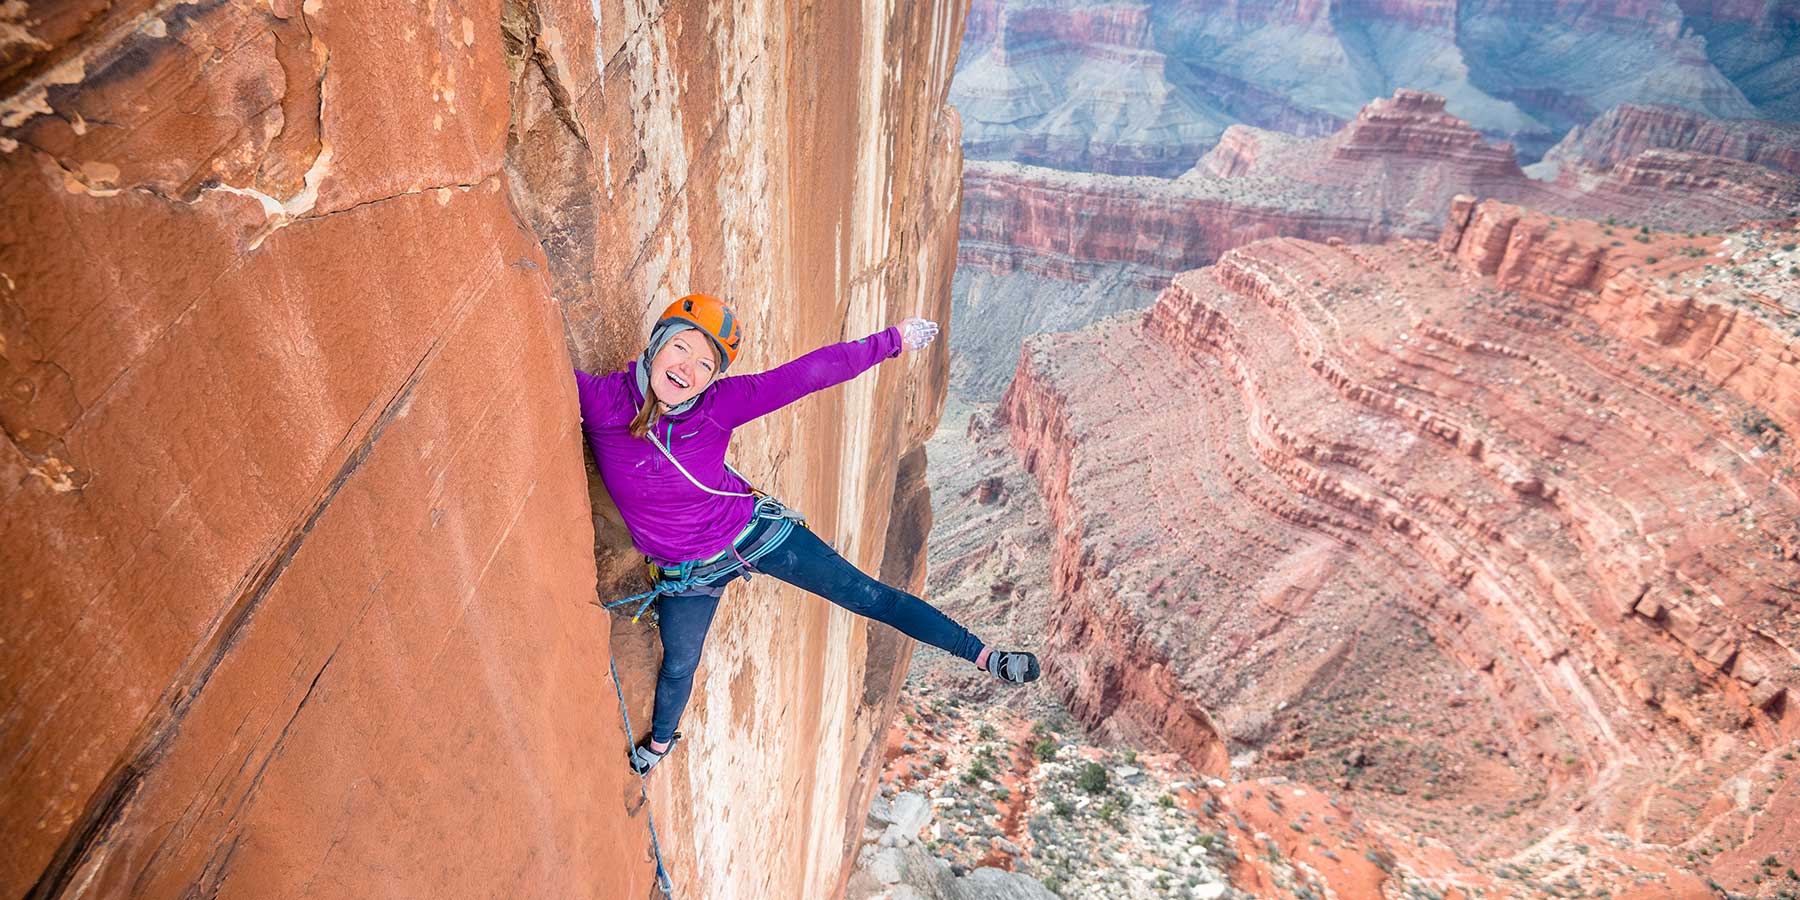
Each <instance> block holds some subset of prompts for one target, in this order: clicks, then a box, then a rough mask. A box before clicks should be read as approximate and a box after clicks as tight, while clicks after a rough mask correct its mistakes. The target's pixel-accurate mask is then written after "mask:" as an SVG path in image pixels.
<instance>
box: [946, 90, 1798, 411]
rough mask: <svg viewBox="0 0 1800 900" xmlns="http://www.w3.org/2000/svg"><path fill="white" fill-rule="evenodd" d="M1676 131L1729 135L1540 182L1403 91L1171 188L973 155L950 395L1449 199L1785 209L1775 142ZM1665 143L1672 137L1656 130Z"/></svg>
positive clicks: (1657, 209)
mask: <svg viewBox="0 0 1800 900" xmlns="http://www.w3.org/2000/svg"><path fill="white" fill-rule="evenodd" d="M1629 119H1630V117H1629V116H1620V117H1609V119H1608V121H1619V122H1625V121H1628V120H1629ZM1690 121H1691V123H1692V125H1691V127H1689V128H1688V129H1687V130H1688V131H1690V132H1694V133H1699V134H1719V135H1739V137H1737V138H1736V139H1731V138H1727V137H1718V138H1707V139H1701V140H1688V141H1686V142H1685V143H1683V142H1679V141H1676V140H1674V139H1673V138H1669V139H1666V140H1664V141H1663V142H1662V143H1663V144H1664V146H1659V145H1655V141H1653V140H1651V139H1649V138H1648V137H1634V135H1643V134H1645V133H1646V131H1647V130H1646V129H1641V128H1636V127H1628V126H1621V127H1619V128H1617V129H1615V131H1616V132H1618V133H1619V136H1618V137H1616V138H1613V139H1606V140H1600V139H1593V140H1588V141H1576V142H1572V143H1571V144H1569V145H1567V149H1566V150H1564V151H1562V152H1563V153H1564V154H1565V157H1564V158H1566V159H1571V160H1573V159H1578V158H1582V157H1583V156H1584V154H1585V153H1587V152H1588V149H1587V148H1588V146H1589V144H1594V147H1593V152H1594V153H1595V154H1596V157H1597V158H1602V159H1605V158H1614V157H1616V159H1614V162H1613V163H1612V164H1608V165H1606V166H1604V167H1599V166H1594V165H1587V164H1574V163H1571V164H1570V165H1568V166H1566V167H1565V168H1564V171H1563V172H1562V175H1561V177H1560V178H1559V179H1558V180H1556V181H1541V180H1538V179H1536V178H1531V177H1527V176H1526V174H1525V172H1524V171H1523V170H1522V169H1521V168H1520V167H1519V164H1518V161H1517V159H1516V157H1515V155H1514V152H1513V148H1512V147H1511V146H1509V145H1506V144H1495V143H1493V142H1491V141H1489V140H1488V139H1486V138H1484V137H1483V136H1482V135H1481V133H1480V132H1478V131H1477V130H1476V129H1475V128H1474V127H1473V126H1471V125H1470V123H1468V122H1466V121H1464V120H1463V119H1460V118H1458V117H1456V116H1454V115H1451V114H1450V113H1449V112H1448V111H1447V108H1446V103H1445V99H1444V98H1443V97H1441V96H1438V95H1436V94H1430V93H1425V92H1422V91H1413V90H1400V91H1396V92H1394V95H1393V96H1392V97H1389V98H1384V99H1381V100H1376V101H1375V102H1373V103H1370V104H1368V105H1367V106H1365V107H1363V108H1362V109H1361V110H1360V111H1359V112H1358V113H1357V114H1356V116H1355V117H1354V118H1353V119H1351V120H1350V121H1349V122H1348V123H1347V124H1345V125H1344V127H1342V128H1341V129H1339V130H1338V131H1337V132H1335V133H1334V134H1331V135H1329V136H1326V137H1321V138H1302V137H1296V136H1293V135H1288V134H1282V133H1280V132H1276V131H1268V130H1264V129H1258V128H1251V127H1249V126H1246V125H1233V126H1231V127H1230V128H1228V129H1226V130H1225V132H1224V135H1223V137H1222V139H1221V140H1220V142H1219V144H1218V145H1217V146H1215V147H1214V148H1213V149H1212V150H1210V151H1208V152H1207V153H1206V155H1205V156H1203V157H1201V158H1200V160H1199V161H1198V162H1197V163H1196V164H1195V165H1194V167H1193V168H1192V169H1191V170H1190V171H1188V172H1186V173H1185V174H1183V175H1182V176H1181V177H1179V178H1173V179H1168V178H1155V177H1148V176H1119V175H1105V174H1093V173H1080V172H1066V171H1060V170H1057V169H1052V168H1047V167H1043V166H1031V165H1024V164H1021V163H1015V162H984V161H976V160H972V161H970V162H969V163H968V164H967V165H966V166H965V169H964V176H963V211H962V220H961V241H960V243H959V244H958V247H957V254H958V270H957V276H956V278H957V280H956V285H955V289H954V297H955V309H956V312H957V322H958V323H960V325H959V327H958V328H957V329H955V331H954V332H953V333H952V335H951V338H952V341H953V348H954V350H955V357H954V360H955V361H954V363H953V365H954V366H955V372H956V374H955V377H954V381H955V384H956V385H957V390H958V391H961V392H964V393H965V394H967V395H968V396H969V397H971V398H973V399H980V400H996V399H998V396H999V392H1000V391H1001V390H1003V389H1004V386H1005V383H1006V381H1007V379H1008V378H1010V377H1011V373H1012V370H1013V368H1014V363H1015V360H1016V359H1017V348H1018V346H1019V342H1020V341H1022V340H1023V339H1024V338H1025V337H1026V336H1028V335H1031V334H1037V333H1040V332H1044V331H1067V330H1072V329H1074V328H1079V327H1082V326H1084V325H1086V324H1088V323H1090V322H1093V321H1095V320H1096V319H1099V318H1101V317H1104V316H1106V315H1109V314H1111V313H1114V312H1118V311H1120V310H1123V309H1131V308H1142V307H1144V306H1148V305H1149V302H1150V298H1151V296H1153V294H1154V292H1155V291H1157V290H1160V289H1161V287H1162V286H1163V285H1164V284H1166V283H1167V281H1168V279H1169V278H1170V277H1172V276H1173V275H1174V274H1175V273H1177V272H1181V271H1184V270H1187V269H1191V268H1195V267H1198V266H1204V265H1207V264H1209V263H1211V262H1213V261H1214V260H1216V259H1218V258H1219V256H1220V255H1221V254H1223V253H1224V252H1225V251H1227V250H1229V249H1231V248H1233V247H1238V246H1242V245H1244V244H1248V243H1250V242H1252V241H1256V240H1260V239H1263V238H1268V237H1276V236H1288V237H1299V238H1305V239H1308V240H1334V239H1335V240H1345V241H1353V242H1360V241H1375V240H1382V239H1385V238H1387V237H1392V236H1406V237H1420V238H1423V237H1430V236H1432V235H1434V234H1436V232H1437V230H1438V228H1439V225H1440V223H1441V222H1442V221H1443V217H1444V216H1445V215H1446V214H1447V213H1448V211H1449V209H1450V202H1451V199H1452V198H1453V197H1455V196H1456V195H1457V194H1460V193H1465V192H1466V193H1473V194H1476V195H1478V196H1482V197H1490V198H1495V199H1502V200H1507V201H1510V202H1514V203H1523V204H1527V205H1530V206H1533V207H1535V208H1539V209H1544V210H1549V211H1554V212H1559V213H1562V214H1566V215H1577V216H1586V217H1591V218H1608V217H1611V218H1614V219H1619V220H1624V221H1628V222H1632V223H1634V224H1647V225H1650V226H1651V227H1661V228H1671V229H1672V228H1683V229H1707V228H1718V227H1723V226H1726V225H1731V224H1734V223H1737V222H1742V221H1745V220H1750V219H1766V218H1771V217H1777V218H1778V217H1784V216H1790V215H1794V214H1796V212H1797V211H1800V176H1797V175H1796V174H1795V173H1794V172H1791V171H1786V170H1784V169H1782V168H1780V167H1779V166H1777V167H1775V168H1771V167H1770V165H1767V164H1765V163H1770V164H1772V163H1779V161H1780V160H1781V159H1783V158H1784V157H1782V156H1781V153H1782V152H1783V151H1781V150H1780V146H1781V144H1780V142H1779V141H1778V140H1775V139H1765V136H1767V135H1782V134H1785V132H1784V131H1782V130H1781V129H1779V128H1777V127H1775V126H1768V127H1766V128H1763V129H1762V130H1760V131H1757V130H1753V129H1750V128H1749V126H1741V125H1739V124H1736V123H1725V122H1718V121H1716V120H1709V119H1704V118H1702V117H1692V118H1691V119H1690ZM1598 127H1599V126H1598V125H1597V126H1596V128H1598ZM1665 131H1679V129H1663V130H1662V131H1657V132H1656V133H1657V134H1661V133H1663V132H1665ZM1595 133H1598V132H1595ZM1676 145H1680V146H1676ZM1608 148H1614V149H1611V150H1609V149H1608ZM1713 151H1717V153H1718V154H1719V155H1714V153H1713Z"/></svg>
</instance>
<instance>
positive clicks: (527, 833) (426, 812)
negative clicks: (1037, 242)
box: [0, 2, 961, 897]
mask: <svg viewBox="0 0 1800 900" xmlns="http://www.w3.org/2000/svg"><path fill="white" fill-rule="evenodd" d="M14 5H15V6H21V5H19V4H14ZM38 12H40V10H37V9H34V10H33V11H32V14H31V15H26V16H23V17H21V12H20V10H13V9H8V10H6V11H4V13H3V14H0V15H3V16H4V30H3V31H0V35H4V44H3V46H0V50H3V51H4V55H3V56H0V63H3V66H4V67H3V68H0V79H3V81H0V93H3V94H4V98H5V100H4V103H5V106H4V112H3V113H0V154H3V155H0V208H3V212H0V370H3V374H4V378H3V379H0V384H3V385H4V393H3V395H0V396H3V398H4V399H0V425H3V426H4V433H5V436H6V441H5V442H4V444H3V447H0V449H3V451H4V453H3V455H4V461H3V462H0V465H3V466H4V468H5V470H6V477H5V479H4V481H3V482H0V483H3V484H4V488H0V491H3V492H4V498H3V499H0V507H3V508H4V510H5V512H4V514H0V536H3V538H4V540H3V541H0V545H3V546H4V547H5V548H6V549H5V550H4V551H0V552H3V553H4V560H5V562H4V569H5V571H6V572H7V573H8V576H9V578H8V587H7V592H8V594H7V596H8V602H7V603H6V604H5V614H4V615H5V623H4V631H3V633H4V644H3V649H0V720H4V721H5V722H6V723H7V726H6V727H5V728H4V729H3V730H0V753H3V755H4V757H5V758H6V759H7V760H8V762H7V764H6V765H5V767H4V770H3V771H4V779H5V781H4V788H3V789H0V811H3V812H4V813H5V819H6V821H7V822H8V825H7V845H8V853H7V854H6V855H5V858H4V861H3V862H0V885H3V886H4V889H5V890H6V892H8V893H10V894H12V895H27V896H40V897H50V896H122V895H131V896H188V895H208V896H210V895H215V894H241V895H264V894H282V895H302V894H304V895H328V896H351V895H356V896H366V895H408V896H445V897H456V896H468V897H477V896H480V897H491V896H605V897H617V896H645V895H648V894H649V893H650V892H651V889H652V888H651V881H652V877H651V873H652V868H651V863H650V855H649V854H650V839H649V834H648V831H647V827H646V825H647V819H648V816H649V815H650V814H651V813H652V812H654V815H655V817H656V823H657V825H658V826H659V828H660V829H661V832H660V834H661V838H662V842H661V849H662V853H663V856H664V858H665V859H666V861H667V862H668V865H669V868H670V871H671V873H672V875H673V878H674V882H675V885H676V887H677V890H678V892H681V893H684V894H686V895H690V896H693V895H703V896H800V895H814V894H822V895H830V894H833V893H836V892H838V891H841V889H842V886H843V884H844V882H845V880H846V879H847V877H848V874H849V868H850V862H851V860H850V854H851V853H852V851H853V849H854V843H855V837H856V835H857V833H858V832H859V831H860V828H861V822H862V819H863V812H864V810H865V809H866V808H867V804H868V799H869V797H870V795H871V792H872V790H873V787H874V784H873V772H874V766H872V765H871V762H872V760H873V759H874V758H875V756H876V755H877V754H878V753H879V738H880V736H881V733H882V732H883V730H884V729H885V725H886V721H887V717H888V716H889V715H890V714H891V706H892V703H893V695H894V688H895V687H896V685H897V680H898V678H899V673H900V672H902V671H904V668H905V660H906V655H907V653H908V652H909V645H907V644H906V643H905V642H904V641H900V640H896V639H893V638H892V637H891V635H889V634H886V633H882V632H872V631H871V630H870V629H869V628H867V627H866V626H865V625H864V624H863V623H862V622H861V621H859V620H856V619H854V618H853V617H851V616H850V615H849V614H847V613H844V612H842V611H839V610H837V609H836V608H835V607H832V606H830V605H828V604H825V603H824V602H823V601H819V600H817V599H815V598H811V597H809V596H807V595H804V594H802V593H800V592H797V591H793V590H788V589H782V590H777V589H776V586H775V585H774V584H772V583H771V582H770V581H769V580H767V579H758V581H757V583H756V584H755V585H754V587H753V588H752V589H750V590H744V589H742V588H737V589H734V595H733V597H734V599H733V602H731V603H728V604H726V606H725V608H723V609H722V610H721V614H720V616H719V620H718V621H717V622H716V623H715V625H714V628H713V633H712V636H711V639H710V641H709V650H708V654H707V658H706V661H705V663H704V665H703V666H702V668H701V670H700V673H699V676H698V678H697V681H696V689H695V694H694V703H693V706H692V707H691V708H690V710H689V713H688V717H687V719H686V721H685V722H684V727H685V730H686V732H687V741H686V742H685V743H684V745H683V746H682V748H681V751H680V752H679V753H678V754H677V755H676V756H675V757H673V758H672V759H671V760H670V761H669V762H667V763H665V764H664V766H663V767H662V768H660V769H658V771H657V773H656V775H657V777H656V778H655V779H653V781H652V783H651V790H650V799H649V803H648V805H646V804H644V803H643V802H642V801H641V800H640V798H639V782H638V780H637V779H636V778H635V777H633V776H631V775H630V773H629V771H628V770H627V769H626V767H625V766H624V765H623V762H624V760H623V754H624V752H625V748H626V746H627V740H626V735H625V730H624V728H623V727H622V725H623V723H622V721H621V719H620V716H619V708H618V704H617V702H616V701H615V700H614V698H613V691H612V690H611V686H610V681H611V676H610V675H609V669H608V665H607V663H608V656H609V653H611V654H612V655H615V656H616V657H617V658H618V662H619V669H620V674H621V675H622V676H623V679H624V683H623V693H624V697H625V699H626V703H627V706H628V708H629V711H630V715H631V721H632V723H633V725H634V726H636V727H637V728H638V729H642V728H643V726H644V724H645V723H646V722H647V719H648V713H649V706H650V698H651V685H652V682H653V680H654V672H655V667H656V662H657V658H656V651H655V646H656V638H655V635H654V632H650V631H647V630H644V629H641V628H632V627H621V628H619V629H613V628H612V627H611V624H610V621H609V619H608V617H607V616H606V615H604V614H603V613H601V612H600V611H598V610H597V609H596V608H594V607H593V606H591V605H589V601H590V600H592V599H593V598H594V596H595V588H596V578H598V586H599V589H600V591H601V592H602V593H603V594H606V595H616V594H620V593H625V592H627V591H634V590H636V589H638V587H637V586H638V584H639V582H638V580H637V579H638V572H639V570H640V568H641V567H640V566H639V565H638V564H637V563H636V562H635V558H634V556H633V555H632V554H631V553H630V551H629V549H628V545H627V544H626V541H625V535H624V533H623V530H622V527H621V526H620V524H619V522H618V520H617V516H616V514H615V513H614V512H613V511H612V510H611V509H610V507H609V504H608V503H607V502H606V500H605V498H604V496H603V492H601V491H599V489H598V484H597V481H595V480H593V479H591V476H590V475H588V474H586V473H584V470H583V466H582V461H581V460H582V452H583V451H582V449H581V447H582V441H581V433H580V428H579V421H578V415H577V412H576V405H575V398H574V384H573V381H572V378H571V375H570V371H569V366H570V363H571V362H573V363H574V364H576V365H579V366H581V367H583V368H587V369H590V370H594V371H603V370H606V369H608V368H612V367H615V366H618V365H620V364H622V363H623V362H624V361H625V360H626V359H628V358H630V357H631V356H632V355H633V354H634V353H635V352H636V350H637V348H638V347H639V346H640V342H641V340H642V336H643V334H644V330H645V325H646V324H647V321H646V316H649V315H653V314H654V311H655V310H658V309H660V308H661V307H662V306H663V305H664V304H666V303H667V301H668V300H669V299H671V297H672V296H674V295H677V294H679V293H682V292H685V291H687V290H691V289H706V290H709V291H712V292H715V293H719V294H722V295H723V296H726V297H728V298H731V299H732V300H733V301H734V302H735V303H736V304H737V308H738V311H739V312H740V313H741V314H743V315H744V316H745V317H746V318H747V319H748V320H750V325H749V330H750V333H751V335H752V337H751V339H750V341H749V343H748V346H747V349H746V351H745V354H744V356H743V357H742V358H740V360H739V361H738V366H739V367H741V368H743V369H745V370H747V371H748V370H755V369H759V368H764V367H767V366H770V365H773V364H775V363H779V362H781V361H784V360H785V359H787V358H789V357H791V356H792V355H795V354H797V353H799V352H802V351H804V350H806V349H810V348H811V347H813V346H817V345H818V344H821V343H825V342H829V341H834V340H839V339H843V338H847V337H854V336H856V335H859V334H864V333H868V332H870V331H874V330H876V329H878V328H880V327H882V326H884V325H886V324H888V323H889V322H891V321H893V320H895V319H898V318H900V317H901V316H904V315H907V314H921V315H926V316H930V317H933V318H943V317H944V316H945V314H946V313H947V301H948V287H949V280H950V271H951V265H952V259H953V252H954V247H953V242H954V241H955V237H956V228H955V222H956V213H957V190H958V182H957V174H958V168H959V150H958V125H957V120H956V117H955V114H954V112H953V111H952V110H950V109H949V108H948V107H946V106H945V105H944V98H945V95H946V92H947V89H948V79H949V75H950V69H951V67H952V66H953V65H954V60H955V57H956V48H957V42H958V39H959V34H960V30H961V12H960V9H958V8H955V7H952V6H949V5H947V4H921V5H914V6H909V7H907V8H906V9H904V10H899V11H892V10H886V9H883V8H879V7H874V8H863V7H853V6H843V5H838V6H830V7H826V8H818V9H810V10H805V11H802V10H798V9H795V10H791V11H788V10H765V9H761V8H753V7H745V6H742V5H727V6H724V7H720V6H716V5H714V6H703V5H701V4H693V3H674V4H665V5H662V6H659V7H657V8H655V9H654V10H642V9H639V8H638V7H636V6H634V5H631V4H623V5H621V4H617V3H611V2H602V3H597V4H588V3H561V2H533V3H523V2H513V3H504V4H503V3H499V2H492V3H462V4H450V5H444V4H438V5H434V6H432V7H431V8H430V9H425V8H423V7H420V8H417V9H413V8H408V9H406V10H399V9H390V8H387V7H385V6H380V5H375V4H367V3H360V2H350V3H347V4H331V3H325V4H319V3H306V4H300V3H282V2H277V3H275V4H273V5H272V6H269V7H266V8H264V7H258V8H255V9H252V8H250V7H245V6H240V5H232V4H225V3H216V2H202V3H199V4H178V5H168V4H160V5H152V4H145V3H128V4H103V3H97V2H80V3H75V4H69V5H66V8H64V9H60V10H57V11H53V12H49V11H44V12H42V15H38V14H37V13H38ZM372 22H379V23H381V27H379V28H374V29H371V27H370V23H372ZM844 135H855V136H857V139H856V140H839V139H838V138H841V137H842V136H844ZM946 372H947V359H946V356H945V355H944V354H943V353H942V352H941V351H940V352H939V353H938V355H935V356H933V355H931V354H921V355H919V356H916V357H914V356H909V357H908V358H907V359H905V360H904V361H901V362H895V363H890V364H888V365H886V366H884V367H882V368H881V369H880V370H878V371H877V372H875V373H871V374H869V375H866V376H864V377H863V378H862V379H860V380H858V381H857V382H855V383H854V384H852V385H850V386H848V387H846V388H843V389H839V390H835V391H832V392H829V393H826V394H822V395H819V396H817V397H813V398H809V399H807V400H805V401H803V402H801V403H800V404H798V405H796V406H794V407H792V408H790V409H788V410H784V411H783V412H782V413H780V414H779V415H777V416H774V417H771V418H770V419H768V420H766V421H764V422H761V423H758V424H757V425H755V426H753V427H750V428H746V429H744V430H743V431H742V432H741V433H740V437H739V441H738V446H737V449H736V453H735V454H734V462H735V463H736V464H737V466H738V467H739V468H740V469H742V470H744V471H745V472H746V473H748V474H750V475H751V477H753V478H755V479H757V480H758V481H759V482H761V483H762V484H763V485H764V486H766V487H768V488H769V489H770V490H772V491H774V492H775V493H778V494H780V495H781V496H782V497H783V498H784V499H786V500H788V501H789V502H790V503H791V504H793V505H794V506H796V507H797V508H800V509H803V510H805V511H806V512H807V513H808V514H809V518H810V521H811V522H812V524H813V526H814V527H815V528H817V529H818V530H820V531H821V533H824V534H826V535H828V536H829V537H830V538H831V539H832V540H833V543H834V544H835V545H836V546H837V547H838V548H839V549H840V550H841V551H842V552H843V553H844V555H845V556H846V557H848V558H850V559H852V560H854V561H856V562H857V563H859V564H861V565H864V566H866V567H869V568H870V569H871V570H874V569H875V568H876V567H877V566H879V568H880V571H881V572H882V573H883V574H884V575H887V576H890V577H894V578H895V579H896V580H897V581H898V582H900V583H903V584H907V585H911V586H913V587H915V588H916V587H917V586H918V585H919V584H920V582H921V581H922V578H923V566H922V561H921V560H920V559H919V553H918V550H919V541H920V536H921V535H922V534H923V532H924V530H925V528H926V527H927V525H926V523H927V522H928V521H929V507H928V504H926V503H923V502H921V498H922V492H923V490H924V484H923V478H922V472H923V462H924V461H923V455H922V452H921V451H920V450H919V449H918V448H919V446H920V444H921V443H922V441H923V440H924V438H925V437H926V436H927V435H928V434H929V433H930V431H931V429H932V427H933V426H934V424H935V420H936V416H937V408H938V403H939V402H940V399H941V397H942V394H943V389H944V383H945V377H946ZM590 492H592V497H590ZM596 509H597V510H598V511H597V512H596ZM596 550H598V557H597V556H596ZM596 559H598V563H599V565H598V569H596ZM769 859H781V860H783V861H784V862H783V864H782V865H780V866H770V865H767V864H766V861H767V860H769Z"/></svg>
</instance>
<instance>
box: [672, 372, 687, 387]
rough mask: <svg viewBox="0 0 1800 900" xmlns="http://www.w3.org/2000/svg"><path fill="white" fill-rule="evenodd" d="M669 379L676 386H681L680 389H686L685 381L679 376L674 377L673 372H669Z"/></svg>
mask: <svg viewBox="0 0 1800 900" xmlns="http://www.w3.org/2000/svg"><path fill="white" fill-rule="evenodd" d="M669 380H670V381H673V382H675V386H676V387H678V388H681V389H682V390H687V382H685V381H682V380H681V379H679V378H676V377H675V373H674V372H670V373H669Z"/></svg>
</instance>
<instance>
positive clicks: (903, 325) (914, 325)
mask: <svg viewBox="0 0 1800 900" xmlns="http://www.w3.org/2000/svg"><path fill="white" fill-rule="evenodd" d="M937 336H938V324H937V323H936V322H932V321H930V320H927V319H921V318H919V317H918V316H908V317H907V318H904V319H901V320H900V343H901V345H902V346H904V347H905V348H906V349H908V350H919V349H923V348H924V347H925V345H927V344H929V343H931V342H932V341H935V340H937Z"/></svg>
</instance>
